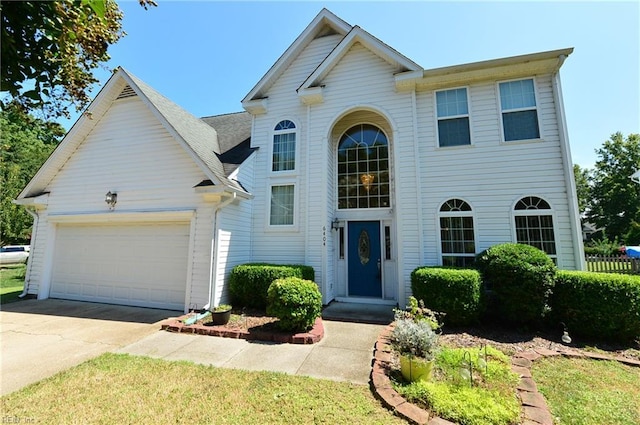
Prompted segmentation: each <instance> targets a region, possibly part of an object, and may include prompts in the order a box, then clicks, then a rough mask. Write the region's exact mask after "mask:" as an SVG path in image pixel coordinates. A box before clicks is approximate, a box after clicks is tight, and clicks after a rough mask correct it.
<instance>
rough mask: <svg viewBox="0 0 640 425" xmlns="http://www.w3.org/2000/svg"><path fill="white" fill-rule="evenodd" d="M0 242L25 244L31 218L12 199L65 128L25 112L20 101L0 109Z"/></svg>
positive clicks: (27, 181)
mask: <svg viewBox="0 0 640 425" xmlns="http://www.w3.org/2000/svg"><path fill="white" fill-rule="evenodd" d="M0 128H1V129H2V138H1V142H0V242H1V243H2V244H3V245H6V244H28V243H29V238H30V235H31V225H32V223H33V218H32V217H31V215H29V214H28V213H27V211H26V210H25V208H24V207H22V206H19V205H15V204H14V203H13V202H12V201H13V200H14V199H16V197H17V196H18V195H19V194H20V192H21V191H22V189H24V187H25V186H26V185H27V183H29V181H30V180H31V178H32V177H33V176H34V175H35V173H36V172H37V171H38V169H39V168H40V166H41V165H42V164H43V163H44V161H45V160H46V159H47V157H48V156H49V155H50V154H51V152H52V151H53V149H54V148H55V147H56V145H57V144H58V142H59V141H60V139H61V137H62V135H63V134H64V129H63V128H62V127H61V126H60V125H59V124H57V123H53V122H46V121H42V120H40V119H37V118H34V117H33V116H31V115H29V114H27V113H26V112H25V111H24V110H23V109H22V108H21V107H20V106H19V105H17V104H15V103H12V104H9V105H8V106H7V107H6V108H5V109H4V110H3V111H0Z"/></svg>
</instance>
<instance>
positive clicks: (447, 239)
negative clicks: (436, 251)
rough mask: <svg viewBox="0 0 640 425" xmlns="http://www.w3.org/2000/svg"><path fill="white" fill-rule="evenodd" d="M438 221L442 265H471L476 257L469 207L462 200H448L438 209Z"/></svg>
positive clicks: (471, 216) (471, 213) (473, 230)
mask: <svg viewBox="0 0 640 425" xmlns="http://www.w3.org/2000/svg"><path fill="white" fill-rule="evenodd" d="M438 220H439V222H440V248H441V254H442V265H443V266H455V267H468V266H470V265H472V264H473V262H474V260H475V257H476V237H475V229H474V226H473V210H472V208H471V205H469V203H467V202H466V201H463V200H462V199H456V198H454V199H449V200H448V201H446V202H445V203H443V204H442V206H441V207H440V211H439V214H438Z"/></svg>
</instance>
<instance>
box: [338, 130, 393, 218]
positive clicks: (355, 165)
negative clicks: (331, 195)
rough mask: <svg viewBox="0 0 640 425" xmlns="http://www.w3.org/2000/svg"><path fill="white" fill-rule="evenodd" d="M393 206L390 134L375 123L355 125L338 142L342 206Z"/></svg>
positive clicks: (339, 206) (339, 196)
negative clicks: (391, 198)
mask: <svg viewBox="0 0 640 425" xmlns="http://www.w3.org/2000/svg"><path fill="white" fill-rule="evenodd" d="M390 206H391V202H390V196H389V144H388V141H387V136H386V135H385V134H384V132H383V131H382V130H381V129H380V128H378V127H376V126H374V125H371V124H358V125H355V126H353V127H351V128H349V129H348V130H347V131H345V132H344V134H343V135H342V137H340V141H339V143H338V209H358V208H389V207H390Z"/></svg>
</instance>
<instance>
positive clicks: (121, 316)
mask: <svg viewBox="0 0 640 425" xmlns="http://www.w3.org/2000/svg"><path fill="white" fill-rule="evenodd" d="M180 314H181V312H178V311H170V310H157V309H150V308H140V307H126V306H116V305H107V304H96V303H88V302H80V301H66V300H53V299H49V300H41V301H37V300H25V301H18V302H15V303H9V304H4V305H2V311H0V346H1V349H2V357H1V359H2V360H1V372H2V375H1V377H2V380H1V381H0V389H1V394H2V395H5V394H8V393H11V392H13V391H16V390H18V389H20V388H22V387H24V386H25V385H28V384H31V383H33V382H36V381H39V380H41V379H44V378H47V377H49V376H52V375H54V374H56V373H58V372H60V371H62V370H65V369H68V368H70V367H72V366H75V365H77V364H79V363H82V362H84V361H86V360H88V359H91V358H93V357H96V356H99V355H100V354H102V353H105V352H107V351H118V350H119V349H121V348H123V347H125V346H127V345H129V344H132V343H134V342H136V341H138V340H139V339H141V338H144V337H145V336H148V335H149V334H152V333H154V332H156V331H157V330H158V329H160V324H161V322H162V321H163V320H165V319H167V318H170V317H176V316H179V315H180Z"/></svg>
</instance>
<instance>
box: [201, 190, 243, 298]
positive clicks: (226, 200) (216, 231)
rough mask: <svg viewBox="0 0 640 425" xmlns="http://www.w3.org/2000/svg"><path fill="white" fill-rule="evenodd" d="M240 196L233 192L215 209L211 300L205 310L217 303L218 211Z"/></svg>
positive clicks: (210, 286) (212, 239) (210, 280)
mask: <svg viewBox="0 0 640 425" xmlns="http://www.w3.org/2000/svg"><path fill="white" fill-rule="evenodd" d="M237 197H238V194H237V193H236V192H233V193H232V194H231V196H230V197H229V198H227V199H225V200H224V201H222V202H220V203H219V204H218V206H216V209H215V210H214V211H213V238H211V263H210V267H209V302H208V303H207V304H206V305H205V306H204V307H203V309H204V310H209V308H210V307H211V305H212V304H215V302H214V300H213V298H212V297H213V296H214V294H215V293H216V289H217V288H216V286H217V285H216V283H217V279H216V276H217V275H218V264H217V263H216V260H217V255H216V254H217V252H216V242H217V239H216V238H217V236H218V235H217V233H218V212H219V211H220V210H221V209H222V208H224V207H226V206H227V205H229V204H230V203H232V202H233V201H235V200H236V199H237Z"/></svg>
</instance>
